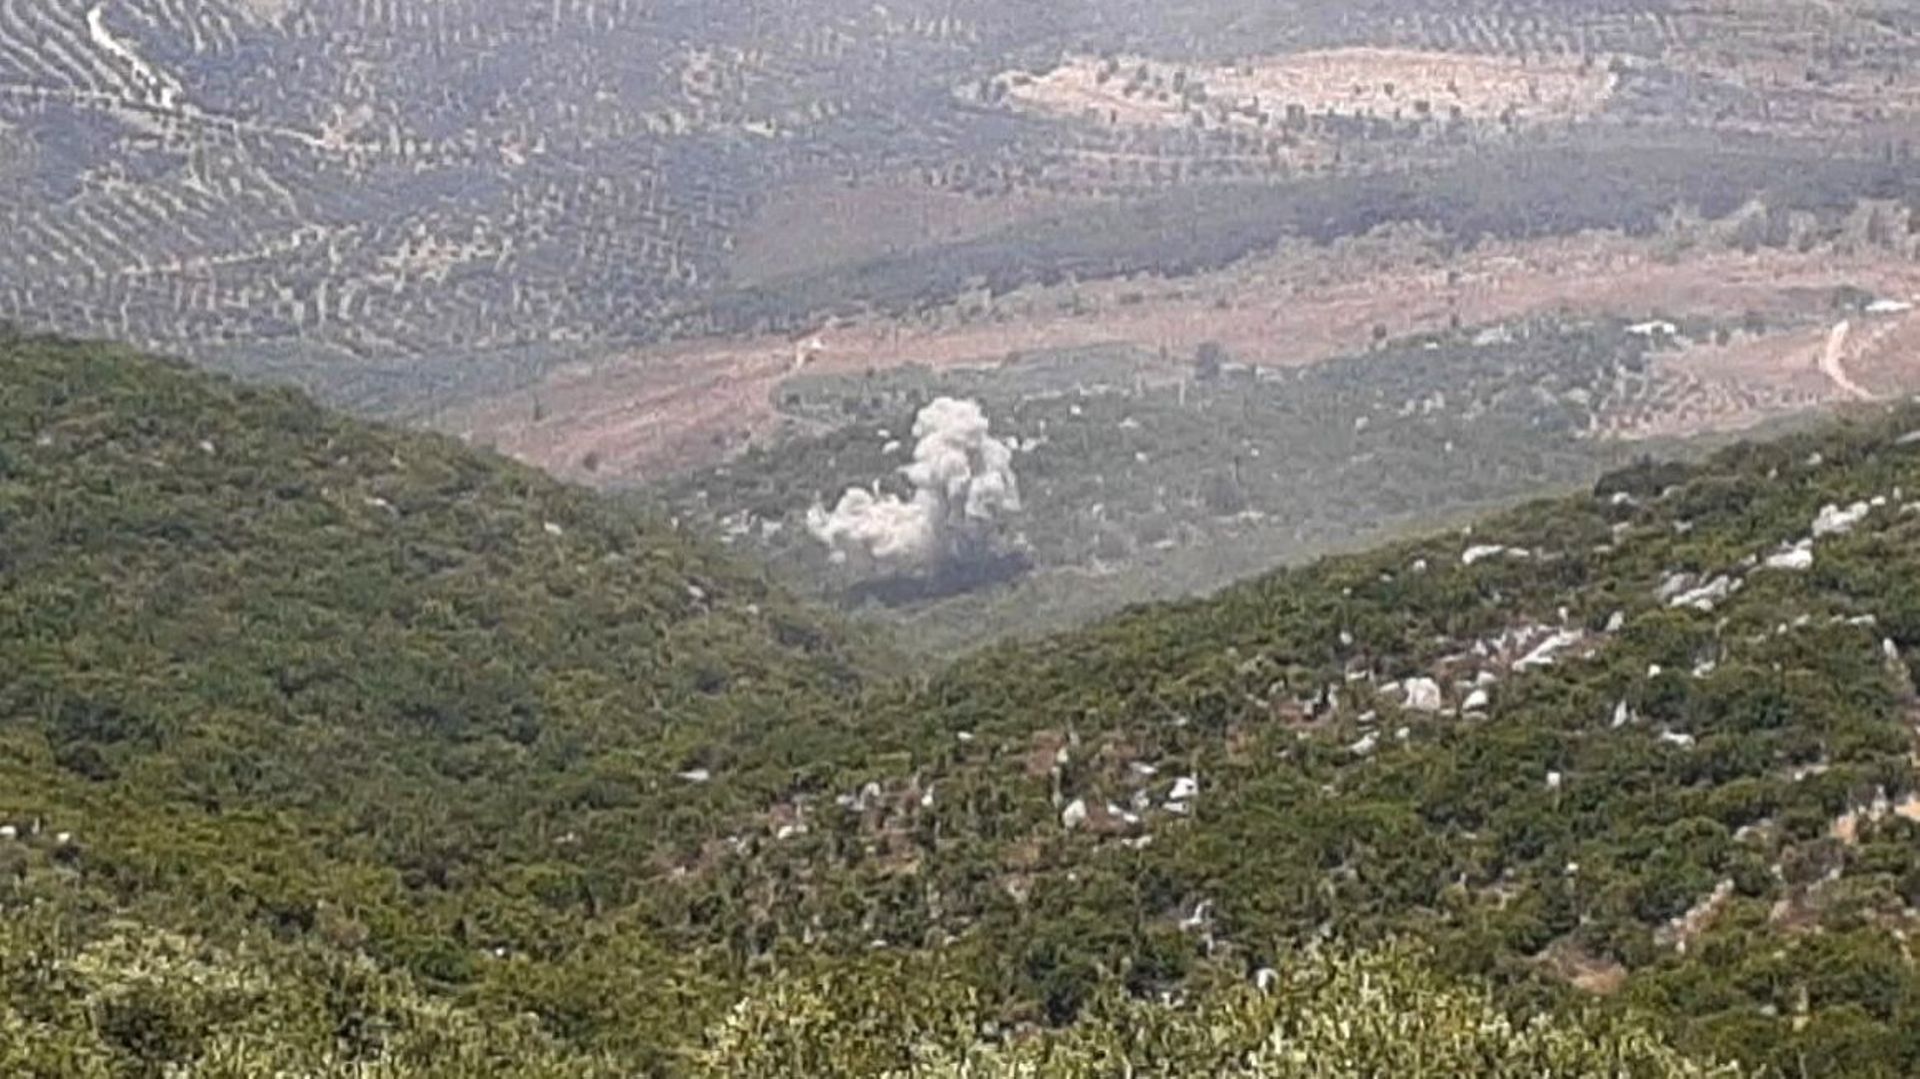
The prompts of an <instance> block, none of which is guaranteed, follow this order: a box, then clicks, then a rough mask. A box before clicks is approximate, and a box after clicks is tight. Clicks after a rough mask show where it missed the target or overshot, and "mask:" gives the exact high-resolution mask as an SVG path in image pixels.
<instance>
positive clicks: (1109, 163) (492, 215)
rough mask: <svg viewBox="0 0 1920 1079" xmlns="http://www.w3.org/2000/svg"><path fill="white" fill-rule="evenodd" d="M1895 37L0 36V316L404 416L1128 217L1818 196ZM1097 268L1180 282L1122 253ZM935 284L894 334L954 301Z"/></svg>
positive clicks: (82, 31)
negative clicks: (1616, 184) (1697, 141)
mask: <svg viewBox="0 0 1920 1079" xmlns="http://www.w3.org/2000/svg"><path fill="white" fill-rule="evenodd" d="M1904 19H1905V16H1904V15H1903V14H1902V13H1901V12H1899V11H1897V10H1882V9H1881V8H1880V7H1870V6H1864V5H1862V6H1856V5H1851V4H1834V5H1825V6H1824V7H1822V8H1820V9H1818V10H1817V11H1808V12H1806V13H1804V14H1803V15H1802V16H1796V15H1794V14H1793V13H1792V12H1773V11H1768V12H1761V13H1751V12H1748V11H1746V10H1745V9H1734V8H1721V7H1717V6H1714V5H1707V6H1706V7H1704V8H1703V7H1699V6H1693V7H1687V6H1674V5H1668V4H1664V3H1660V2H1650V3H1644V4H1627V5H1619V4H1611V3H1608V4H1591V3H1562V2H1556V3H1550V4H1546V5H1536V4H1510V3H1505V2H1498V3H1479V2H1475V3H1467V4H1451V5H1439V6H1430V7H1424V8H1421V9H1419V10H1406V9H1404V5H1396V4H1384V3H1383V4H1368V5H1360V6H1357V7H1356V6H1353V5H1338V6H1334V7H1329V6H1327V5H1322V4H1309V3H1291V4H1281V5H1268V6H1267V7H1265V8H1263V9H1262V10H1261V11H1260V12H1259V13H1248V12H1246V11H1245V9H1244V5H1239V4H1228V3H1213V2H1209V3H1202V4H1189V5H1183V6H1182V7H1181V9H1180V10H1179V11H1178V12H1168V11H1165V10H1162V6H1159V5H1136V4H1132V3H1112V4H1103V5H1099V6H1098V9H1097V10H1096V9H1094V8H1086V9H1074V10H1072V11H1057V10H1052V9H1048V8H1036V7H1033V6H1031V5H1017V4H1008V5H987V6H985V7H975V8H970V9H968V10H966V11H960V10H957V9H955V8H954V7H953V6H952V5H950V4H948V3H945V2H944V0H910V2H907V3H894V4H888V5H883V6H880V7H875V6H874V5H872V4H867V3H859V2H855V0H807V2H805V3H802V2H798V0H783V2H779V3H771V4H766V3H763V4H754V5H749V6H745V7H741V6H732V7H726V8H724V9H715V8H714V6H713V5H711V4H692V3H685V2H671V3H650V4H643V3H640V2H638V0H557V2H554V3H549V4H537V3H535V4H502V3H495V2H492V0H450V2H444V3H433V4H417V3H403V2H393V0H207V2H204V3H180V2H176V0H96V2H91V3H67V2H64V0H7V2H6V3H4V4H0V176H4V178H5V181H6V182H5V183H0V267H4V269H0V317H10V318H14V319H17V320H21V321H26V322H30V323H32V324H34V325H39V326H46V327H50V328H54V329H59V330H65V331H68V332H79V333H93V334H110V335H113V336H115V337H118V338H122V339H131V340H136V341H139V342H142V343H145V344H148V345H152V346H160V347H165V348H167V349H170V350H174V351H179V352H186V353H189V354H191V355H193V356H195V357H196V358H199V359H202V360H207V361H211V362H220V363H223V364H225V365H227V366H229V367H234V368H239V369H244V370H249V371H254V372H264V373H271V374H275V375H278V376H281V377H288V378H296V379H300V380H303V381H306V382H308V383H310V384H312V385H316V386H320V387H322V388H325V389H327V390H328V391H330V392H332V393H334V394H336V395H340V396H344V397H346V398H347V399H349V400H352V401H353V402H355V403H356V404H358V405H360V406H362V407H366V408H377V409H385V410H388V411H400V410H407V409H411V410H416V411H419V410H425V409H428V408H430V407H434V406H439V405H444V404H446V403H449V402H455V401H461V400H465V399H467V398H470V397H473V396H476V395H485V394H488V393H491V392H495V391H498V390H499V389H501V388H503V387H510V386H513V385H517V384H520V383H522V382H525V381H527V380H529V379H531V378H534V377H535V376H537V375H538V374H539V373H540V372H542V371H544V370H546V369H548V368H549V367H550V366H552V365H553V364H555V363H558V362H560V361H563V360H567V359H576V358H579V357H582V356H597V355H600V354H602V353H605V352H607V351H609V350H611V349H615V348H618V347H621V346H626V345H631V344H634V343H644V342H648V341H652V340H655V339H657V338H658V337H660V336H663V335H682V334H690V333H704V332H723V333H737V332H743V331H754V330H765V329H769V328H772V329H777V330H780V331H788V330H796V329H804V328H805V327H806V326H807V325H808V324H809V323H811V322H816V321H818V320H819V319H820V318H822V317H824V316H826V315H828V314H831V313H835V312H840V311H844V310H846V309H847V308H848V307H849V306H852V307H855V308H858V307H860V306H862V305H864V304H865V303H867V302H868V300H869V299H870V298H869V297H868V296H866V295H865V294H863V292H862V291H861V289H860V288H858V287H857V286H858V282H857V281H853V282H848V281H844V280H840V279H838V278H830V279H829V280H828V281H827V282H826V283H825V284H824V285H820V287H822V288H824V290H825V292H824V295H817V296H808V297H807V298H806V299H805V302H804V303H800V304H798V305H797V306H793V305H783V306H779V307H777V308H776V310H774V311H773V312H771V313H769V312H768V311H767V310H766V305H765V303H764V301H763V300H762V299H761V298H759V297H758V296H757V294H756V293H754V292H753V289H752V287H750V286H759V285H763V284H766V283H767V282H770V281H779V280H781V279H782V278H784V277H786V276H789V275H791V274H793V273H798V272H802V271H819V270H824V269H833V268H839V269H847V268H852V267H858V266H860V265H863V264H865V263H867V262H869V261H871V260H873V259H884V258H888V257H891V256H898V255H901V254H904V253H908V252H913V251H925V250H929V249H931V250H938V249H939V248H941V247H943V246H945V245H949V244H955V243H961V244H964V243H966V242H968V241H969V240H972V239H976V238H978V237H979V236H981V235H992V234H996V233H1003V232H1005V231H1006V230H1015V232H1014V234H1015V235H1018V230H1019V229H1020V228H1022V227H1023V226H1029V225H1031V223H1032V222H1033V221H1034V220H1036V219H1037V218H1045V217H1047V216H1048V215H1056V214H1065V215H1067V217H1068V219H1069V220H1077V218H1076V217H1075V216H1074V215H1078V214H1082V213H1087V212H1097V211H1098V210H1099V209H1100V208H1101V207H1108V206H1113V205H1120V206H1129V205H1131V204H1132V203H1133V202H1135V201H1137V200H1139V199H1142V198H1154V197H1163V196H1166V195H1168V194H1191V193H1193V192H1196V191H1209V190H1213V189H1216V188H1220V187H1223V186H1225V187H1231V188H1241V187H1245V188H1252V189H1254V190H1267V189H1272V188H1276V187H1279V188H1284V187H1285V186H1286V185H1288V184H1290V183H1293V182H1295V181H1297V180H1300V179H1303V178H1307V179H1311V178H1313V177H1318V176H1324V175H1327V174H1336V175H1349V176H1350V175H1356V174H1379V173H1388V174H1399V173H1404V172H1406V171H1408V170H1410V169H1417V168H1440V169H1444V168H1445V167H1446V166H1448V165H1449V164H1450V163H1458V162H1460V161H1471V160H1474V159H1477V158H1480V157H1483V156H1487V155H1494V156H1497V155H1500V154H1505V153H1510V152H1512V151H1514V150H1516V149H1532V148H1537V147H1540V146H1543V145H1559V144H1564V143H1566V142H1567V141H1568V140H1574V141H1575V142H1578V140H1580V139H1583V138H1585V137H1586V136H1587V134H1589V133H1592V132H1602V133H1605V132H1616V133H1617V132H1618V131H1621V130H1627V131H1631V132H1641V131H1644V130H1646V129H1648V128H1653V129H1666V128H1669V127H1672V125H1675V124H1676V123H1677V124H1680V125H1682V130H1684V131H1685V132H1686V133H1688V134H1689V135H1690V136H1693V137H1698V136H1701V135H1705V134H1708V133H1711V135H1712V137H1714V138H1724V137H1730V136H1732V135H1735V134H1758V135H1764V136H1766V137H1768V138H1775V139H1781V140H1785V141H1786V142H1789V143H1792V144H1794V145H1796V146H1799V145H1800V144H1802V143H1805V145H1804V146H1802V147H1801V148H1802V149H1804V150H1805V151H1806V159H1805V160H1806V163H1807V165H1808V167H1811V163H1812V162H1814V161H1821V160H1829V159H1839V160H1845V161H1853V162H1859V161H1864V160H1874V159H1888V158H1893V159H1898V158H1899V155H1900V154H1903V153H1906V152H1907V151H1906V150H1905V149H1903V146H1904V145H1905V144H1904V143H1903V141H1902V140H1903V137H1904V135H1903V133H1907V134H1910V126H1911V122H1912V120H1913V115H1912V113H1913V109H1914V107H1915V104H1914V101H1915V99H1914V98H1913V88H1912V85H1911V79H1912V76H1911V72H1912V71H1913V70H1915V66H1914V65H1913V64H1912V63H1911V62H1910V61H1911V59H1912V57H1913V52H1914V49H1915V43H1914V40H1913V28H1912V27H1911V26H1909V25H1907V23H1906V22H1905V21H1903V20H1904ZM1563 84H1564V86H1563ZM1556 87H1562V88H1564V89H1565V90H1566V93H1562V92H1561V90H1560V89H1556ZM1083 98H1085V99H1086V100H1082V99H1083ZM1109 98H1111V99H1112V100H1111V101H1109V100H1108V99H1109ZM1102 101H1106V102H1108V103H1107V104H1106V105H1105V106H1104V107H1095V105H1097V104H1098V102H1102ZM1566 103H1572V104H1573V105H1574V106H1577V107H1571V108H1562V105H1563V104H1566ZM1122 106H1124V108H1122ZM1123 114H1124V116H1123ZM1143 117H1144V118H1146V120H1150V121H1151V122H1146V120H1142V119H1141V118H1143ZM1123 120H1124V121H1125V122H1122V121H1123ZM1136 121H1139V122H1136ZM1441 182H1442V183H1443V184H1448V185H1449V186H1451V185H1452V184H1454V183H1457V184H1459V185H1463V186H1466V187H1471V186H1472V185H1471V183H1469V182H1468V181H1467V180H1465V179H1461V180H1459V181H1445V180H1443V181H1441ZM1842 186H1843V187H1845V191H1844V194H1845V198H1846V200H1848V201H1851V199H1852V198H1854V197H1856V196H1858V195H1860V194H1863V193H1865V192H1864V191H1863V190H1862V189H1860V188H1857V187H1847V186H1845V185H1842ZM833 207H841V208H842V209H841V210H840V211H837V212H834V211H832V208H833ZM1199 216H1200V217H1202V218H1206V217H1213V216H1219V211H1211V210H1202V211H1200V212H1199ZM1124 219H1125V218H1123V220H1124ZM1082 227H1096V228H1103V227H1104V226H1100V225H1099V224H1098V223H1095V224H1094V225H1092V226H1082ZM1108 236H1109V239H1110V240H1112V241H1114V242H1116V243H1117V244H1118V246H1119V247H1120V248H1121V249H1122V250H1123V252H1124V253H1125V254H1126V258H1125V259H1124V260H1123V261H1125V262H1128V263H1131V264H1133V265H1136V266H1141V267H1146V268H1163V269H1169V270H1172V269H1178V268H1179V266H1180V260H1179V258H1178V256H1177V255H1176V256H1174V257H1172V258H1170V259H1166V260H1163V259H1162V258H1161V256H1160V255H1159V254H1158V252H1160V250H1161V249H1162V248H1163V247H1164V246H1165V239H1166V238H1165V236H1164V235H1161V234H1159V233H1157V232H1156V231H1154V230H1152V229H1150V228H1140V227H1129V228H1126V229H1122V230H1121V231H1120V232H1118V233H1112V232H1109V233H1108ZM1163 261H1165V265H1164V266H1163V265H1162V262H1163ZM986 271H987V275H988V277H989V278H993V279H998V278H1011V279H1013V280H1015V281H1019V280H1025V279H1038V275H1039V274H1041V273H1051V274H1053V275H1054V277H1055V278H1057V276H1058V273H1059V268H1058V267H1053V268H1050V269H1045V270H1042V271H1034V270H1030V269H1028V268H1023V260H1022V259H1021V258H1019V257H1016V256H1005V255H1003V256H1002V257H999V258H996V259H994V260H992V261H991V263H990V264H989V265H988V266H987V267H986ZM1076 272H1077V271H1076ZM816 284H818V283H816ZM928 284H929V288H928V291H926V293H925V294H923V295H917V296H915V297H914V300H915V302H916V303H939V302H945V301H947V300H949V299H951V298H952V297H953V296H954V295H955V294H956V293H957V292H958V291H964V289H965V287H967V286H965V285H962V286H960V287H959V288H958V289H956V288H953V287H949V286H946V285H940V284H938V283H928ZM743 288H744V289H746V294H745V295H741V294H740V290H741V289H743Z"/></svg>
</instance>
